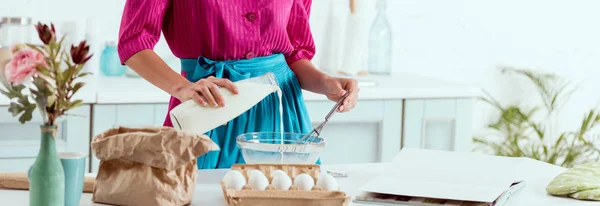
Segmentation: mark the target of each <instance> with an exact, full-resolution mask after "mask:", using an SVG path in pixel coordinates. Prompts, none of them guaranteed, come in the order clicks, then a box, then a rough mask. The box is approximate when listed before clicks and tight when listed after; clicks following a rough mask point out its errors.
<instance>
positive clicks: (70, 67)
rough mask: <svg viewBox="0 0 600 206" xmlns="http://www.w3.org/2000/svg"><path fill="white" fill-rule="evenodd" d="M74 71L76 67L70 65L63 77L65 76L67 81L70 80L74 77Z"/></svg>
mask: <svg viewBox="0 0 600 206" xmlns="http://www.w3.org/2000/svg"><path fill="white" fill-rule="evenodd" d="M73 73H75V67H73V66H69V67H67V69H65V71H63V77H65V83H66V82H68V81H69V80H70V79H71V77H73Z"/></svg>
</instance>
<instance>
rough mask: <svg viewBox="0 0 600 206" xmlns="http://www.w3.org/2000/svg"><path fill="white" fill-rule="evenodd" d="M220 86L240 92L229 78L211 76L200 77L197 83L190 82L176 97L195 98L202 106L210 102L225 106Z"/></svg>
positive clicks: (180, 98)
mask: <svg viewBox="0 0 600 206" xmlns="http://www.w3.org/2000/svg"><path fill="white" fill-rule="evenodd" d="M219 87H225V88H227V89H229V91H231V92H232V93H234V94H238V92H239V91H238V88H237V86H236V85H235V84H233V82H231V81H230V80H229V79H222V78H215V77H212V76H210V77H207V78H204V79H200V80H199V81H197V82H195V83H192V82H189V84H188V85H187V86H185V87H183V88H182V89H181V90H180V91H178V92H177V94H178V95H177V96H176V97H177V98H178V99H179V100H181V101H186V100H189V99H194V100H196V102H197V103H198V104H200V105H202V106H208V105H209V104H210V105H211V106H213V107H218V106H221V107H224V106H225V99H224V98H223V95H222V94H221V92H219Z"/></svg>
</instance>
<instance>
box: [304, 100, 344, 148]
mask: <svg viewBox="0 0 600 206" xmlns="http://www.w3.org/2000/svg"><path fill="white" fill-rule="evenodd" d="M348 95H350V91H348V92H346V94H344V96H342V98H340V100H338V101H337V103H336V104H335V106H333V109H331V111H329V114H327V116H325V121H324V122H323V123H321V124H320V125H319V126H317V127H315V129H313V130H312V131H311V132H310V133H308V134H306V135H304V136H303V137H302V138H300V140H298V144H305V143H306V142H310V141H312V140H313V139H314V138H317V137H319V135H321V130H322V129H323V126H325V124H327V121H329V119H330V118H331V116H333V114H334V113H335V110H337V109H338V108H339V107H340V105H342V102H344V100H345V99H346V97H348ZM315 133H316V134H317V135H316V136H314V134H315Z"/></svg>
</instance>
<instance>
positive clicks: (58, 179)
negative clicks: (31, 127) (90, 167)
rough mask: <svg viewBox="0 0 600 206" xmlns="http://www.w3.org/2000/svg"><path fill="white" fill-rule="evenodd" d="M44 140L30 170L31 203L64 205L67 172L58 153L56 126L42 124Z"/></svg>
mask: <svg viewBox="0 0 600 206" xmlns="http://www.w3.org/2000/svg"><path fill="white" fill-rule="evenodd" d="M41 130H42V139H41V140H42V141H41V144H40V151H39V153H38V155H37V158H36V159H35V163H33V166H32V167H31V170H30V171H29V205H31V206H64V205H65V174H64V171H63V167H62V164H61V163H60V159H59V158H58V154H57V153H56V137H55V134H56V126H41Z"/></svg>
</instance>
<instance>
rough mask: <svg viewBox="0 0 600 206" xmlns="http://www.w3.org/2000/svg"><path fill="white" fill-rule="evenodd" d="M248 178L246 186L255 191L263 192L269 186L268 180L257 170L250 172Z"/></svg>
mask: <svg viewBox="0 0 600 206" xmlns="http://www.w3.org/2000/svg"><path fill="white" fill-rule="evenodd" d="M249 176H250V177H249V178H248V184H249V185H250V186H251V187H252V188H253V189H256V190H265V189H266V188H267V186H269V180H268V179H267V177H266V176H265V174H263V173H262V172H261V171H259V170H251V171H250V175H249Z"/></svg>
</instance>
